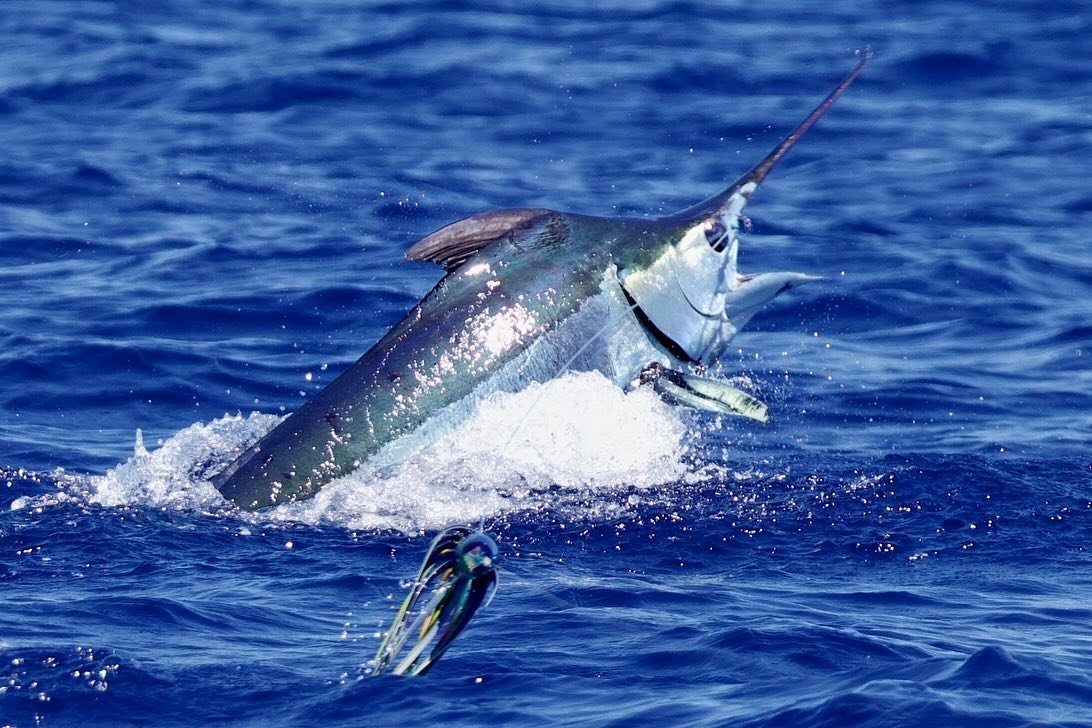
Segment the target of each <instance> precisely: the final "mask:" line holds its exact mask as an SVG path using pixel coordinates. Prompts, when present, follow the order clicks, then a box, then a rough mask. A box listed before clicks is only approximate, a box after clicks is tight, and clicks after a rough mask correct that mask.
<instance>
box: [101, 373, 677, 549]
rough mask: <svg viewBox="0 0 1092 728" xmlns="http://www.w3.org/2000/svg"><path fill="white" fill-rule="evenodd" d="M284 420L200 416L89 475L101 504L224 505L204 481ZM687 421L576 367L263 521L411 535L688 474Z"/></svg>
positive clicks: (495, 401) (654, 400)
mask: <svg viewBox="0 0 1092 728" xmlns="http://www.w3.org/2000/svg"><path fill="white" fill-rule="evenodd" d="M278 421H279V418H278V417H274V416H272V415H263V414H258V413H254V414H251V415H249V416H238V415H236V416H227V417H223V418H220V419H218V420H215V421H213V422H210V423H208V424H202V423H198V424H194V425H191V426H190V427H187V428H186V429H184V430H182V431H180V432H178V433H177V434H175V435H174V436H172V437H170V438H169V439H167V440H166V441H164V442H163V443H162V445H161V446H160V447H159V448H158V449H156V450H154V451H149V450H147V449H146V448H145V447H144V445H143V443H142V442H141V438H140V436H139V432H138V438H137V443H136V446H135V448H134V454H133V456H132V457H131V458H129V460H128V461H126V462H125V463H122V464H120V465H118V466H117V467H115V468H113V469H111V470H110V471H109V472H107V473H106V474H105V475H102V476H94V477H92V478H90V479H89V483H88V484H89V490H90V494H89V497H90V500H92V501H93V502H96V503H101V504H103V505H124V504H139V505H150V506H156V507H178V508H197V509H202V510H220V509H223V508H225V507H226V504H225V502H224V500H223V498H222V497H221V496H220V494H219V493H217V492H216V490H215V489H214V488H213V487H212V485H211V484H210V483H209V481H208V480H207V478H208V476H209V475H211V474H213V473H215V472H217V471H218V470H219V469H220V468H222V467H223V466H224V465H226V463H227V462H229V461H230V459H231V457H232V456H233V453H236V452H238V451H240V450H241V449H242V448H243V447H245V446H246V445H248V444H249V443H251V442H254V441H256V440H257V439H258V438H259V437H261V436H262V435H263V434H264V433H265V432H267V431H268V430H269V429H270V428H272V427H273V425H275V424H276V423H277V422H278ZM686 432H687V431H686V426H685V425H684V423H683V421H682V419H681V416H680V414H679V412H678V411H677V410H675V409H674V408H672V407H669V406H667V405H665V404H664V403H663V402H662V401H661V400H660V399H659V398H658V397H657V396H656V395H655V394H653V393H652V392H651V391H649V390H647V389H643V388H642V389H638V390H635V391H631V392H622V391H621V390H619V389H618V388H617V387H616V386H615V385H613V384H612V383H611V382H610V381H608V380H607V379H606V378H605V377H603V376H602V375H600V374H598V373H570V374H567V375H565V376H563V377H561V378H559V379H556V380H552V381H550V382H547V383H545V384H542V385H534V386H532V387H530V388H529V389H527V390H525V391H523V392H519V393H516V394H507V393H498V394H495V395H493V396H491V397H489V398H487V399H486V400H484V401H483V402H482V403H481V405H480V406H479V408H478V410H477V412H476V413H475V415H474V416H472V417H471V418H470V419H469V420H468V421H466V422H465V423H463V425H462V426H460V427H458V428H457V429H456V430H454V431H453V432H451V433H449V434H448V435H446V436H445V437H443V438H442V439H441V440H439V441H438V442H436V443H435V444H434V445H432V446H430V447H428V448H427V449H425V450H423V451H421V452H420V453H418V454H416V455H414V456H413V457H411V458H409V459H408V460H406V461H404V462H402V463H398V464H396V465H394V466H388V467H385V468H382V469H378V468H374V467H369V466H367V465H365V466H364V467H362V468H361V469H359V470H357V471H356V472H354V473H352V474H351V475H348V476H346V477H343V478H340V479H338V480H336V481H334V482H332V483H330V484H329V485H327V486H326V487H325V488H323V489H322V491H320V492H319V494H318V496H317V497H315V498H314V499H312V500H310V501H306V502H303V503H298V504H289V505H285V506H280V507H277V508H274V509H271V510H270V511H265V512H262V513H260V514H257V516H256V518H258V519H259V520H274V521H276V520H291V521H302V522H307V523H317V522H328V523H329V522H333V523H339V524H343V525H346V526H349V527H352V528H365V529H373V528H375V529H381V528H392V529H397V530H401V531H405V532H414V531H419V530H423V529H434V528H440V527H443V526H445V525H449V524H452V523H460V522H461V523H467V522H474V521H477V520H479V519H482V518H490V517H496V516H503V515H505V514H508V513H513V512H519V511H527V510H535V509H548V508H553V507H554V506H555V505H556V503H557V502H558V501H565V502H573V501H580V500H581V499H585V498H593V499H594V497H595V495H596V494H597V493H609V492H611V491H617V490H618V489H620V488H626V489H628V488H632V487H637V488H643V487H649V486H653V485H658V484H663V483H669V482H673V481H677V480H680V479H685V478H686V476H687V466H686V463H685V461H684V454H685V440H686Z"/></svg>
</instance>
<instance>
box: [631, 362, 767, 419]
mask: <svg viewBox="0 0 1092 728" xmlns="http://www.w3.org/2000/svg"><path fill="white" fill-rule="evenodd" d="M640 381H641V383H642V384H652V386H653V388H654V389H655V390H656V392H657V393H658V394H659V395H660V396H661V397H663V398H664V399H665V400H667V401H668V402H671V403H672V404H678V405H683V406H685V407H692V408H693V409H698V410H705V411H707V412H716V413H717V414H724V415H737V416H739V417H748V418H750V419H752V420H757V421H759V422H762V423H766V422H769V421H770V415H769V412H768V408H767V407H766V405H765V404H763V403H762V402H760V401H758V400H757V399H755V398H754V397H752V396H751V395H749V394H747V393H746V392H743V391H741V390H738V389H736V388H735V387H731V386H728V385H727V384H725V383H724V382H719V381H717V380H715V379H709V378H708V377H699V376H697V375H694V374H684V373H683V372H677V371H675V370H674V369H668V368H666V367H664V366H662V365H660V364H656V363H653V364H649V365H648V366H647V367H645V369H644V371H642V372H641V378H640Z"/></svg>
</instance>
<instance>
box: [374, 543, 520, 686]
mask: <svg viewBox="0 0 1092 728" xmlns="http://www.w3.org/2000/svg"><path fill="white" fill-rule="evenodd" d="M498 551H499V550H498V548H497V544H496V542H495V541H494V540H493V539H492V538H490V537H489V536H488V535H486V534H484V533H481V532H477V533H475V532H473V531H471V530H470V529H469V528H466V527H463V526H455V527H453V528H449V529H447V530H445V531H442V532H441V533H440V534H439V535H438V536H436V538H435V539H433V541H432V544H431V545H430V546H429V549H428V553H426V554H425V560H424V561H423V562H422V563H421V570H420V571H419V572H418V573H417V580H416V581H415V582H414V584H413V587H412V588H411V589H410V593H409V594H408V595H406V600H405V601H404V602H402V607H401V609H399V610H398V614H397V616H395V618H394V623H393V624H392V625H391V628H390V631H388V632H387V636H386V637H385V638H384V640H383V643H382V644H381V645H379V651H378V652H376V653H375V667H374V669H373V674H374V675H381V674H383V673H390V674H392V675H423V674H424V673H425V672H427V671H428V670H429V668H431V667H432V666H433V665H434V664H436V661H437V660H439V659H440V656H441V655H443V654H444V651H445V650H447V648H448V647H450V646H451V643H452V642H453V641H454V640H455V638H456V637H458V636H459V633H460V632H462V630H463V628H464V627H466V625H467V623H469V622H470V619H471V617H473V616H474V613H475V612H477V611H478V610H479V609H480V608H482V607H484V606H485V605H487V604H489V602H490V601H491V600H492V598H493V594H494V593H495V591H496V588H497V569H496V561H497V554H498ZM411 639H412V640H413V641H412V642H411V641H410V640H411ZM403 653H404V654H403Z"/></svg>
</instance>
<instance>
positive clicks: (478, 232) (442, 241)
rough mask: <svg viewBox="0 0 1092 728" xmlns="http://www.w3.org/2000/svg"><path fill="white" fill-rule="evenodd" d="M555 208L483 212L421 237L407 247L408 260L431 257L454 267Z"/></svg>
mask: <svg viewBox="0 0 1092 728" xmlns="http://www.w3.org/2000/svg"><path fill="white" fill-rule="evenodd" d="M551 212H552V210H544V209H537V208H519V209H512V210H492V211H490V212H479V213H478V214H476V215H471V216H470V217H467V218H463V219H462V220H459V221H458V222H453V223H451V224H450V225H446V226H444V227H442V228H440V229H439V230H437V231H436V232H434V233H432V234H431V235H427V236H426V237H424V238H421V239H420V240H418V241H417V242H416V243H414V244H413V246H412V247H410V249H409V250H407V251H406V260H427V261H429V262H430V263H438V264H440V265H442V266H443V267H444V268H445V269H446V270H448V271H451V270H454V269H455V268H458V267H459V266H460V265H461V264H462V263H463V261H465V260H466V259H467V258H469V257H470V256H472V255H474V253H477V252H478V251H479V250H481V249H482V248H484V247H485V246H486V245H488V244H489V243H491V242H493V241H494V240H497V239H498V238H501V237H504V236H505V235H506V234H508V233H509V232H511V231H512V230H515V229H516V228H519V227H522V226H524V225H526V224H527V223H528V222H530V221H531V220H534V219H535V218H536V217H539V216H541V215H546V214H549V213H551Z"/></svg>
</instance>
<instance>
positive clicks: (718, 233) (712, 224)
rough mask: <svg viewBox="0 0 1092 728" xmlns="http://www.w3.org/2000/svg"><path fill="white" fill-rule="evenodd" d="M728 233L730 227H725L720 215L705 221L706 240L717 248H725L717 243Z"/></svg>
mask: <svg viewBox="0 0 1092 728" xmlns="http://www.w3.org/2000/svg"><path fill="white" fill-rule="evenodd" d="M727 233H728V229H727V228H726V227H724V223H723V222H721V220H720V218H719V217H718V218H714V219H713V220H710V221H709V222H707V223H705V242H707V243H709V244H710V245H711V246H713V247H714V248H715V249H718V250H723V248H719V247H718V246H717V243H719V242H720V241H721V240H722V239H723V238H724V236H725V235H726V234H727Z"/></svg>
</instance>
